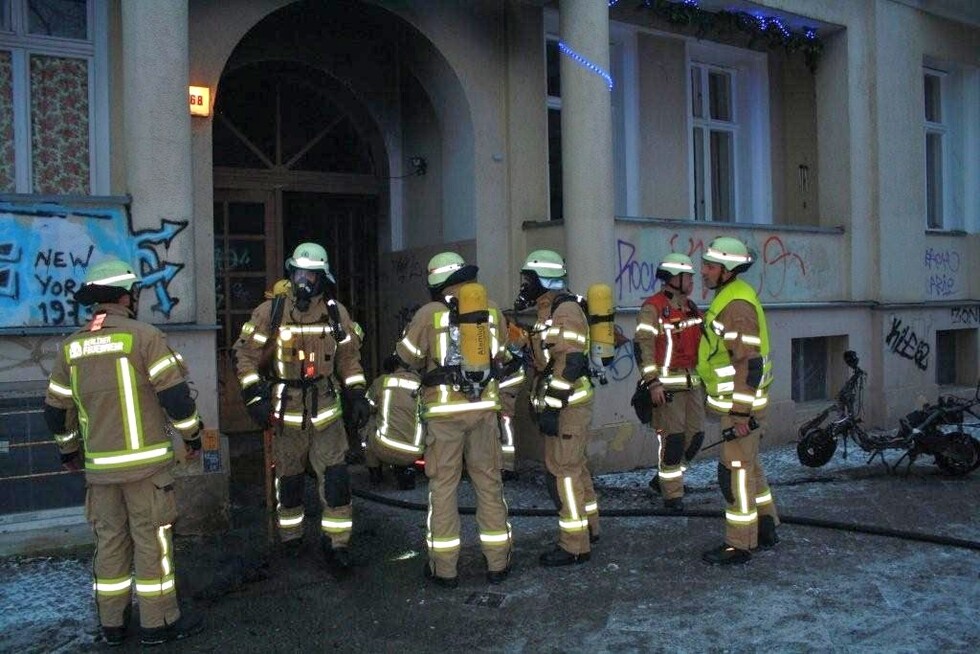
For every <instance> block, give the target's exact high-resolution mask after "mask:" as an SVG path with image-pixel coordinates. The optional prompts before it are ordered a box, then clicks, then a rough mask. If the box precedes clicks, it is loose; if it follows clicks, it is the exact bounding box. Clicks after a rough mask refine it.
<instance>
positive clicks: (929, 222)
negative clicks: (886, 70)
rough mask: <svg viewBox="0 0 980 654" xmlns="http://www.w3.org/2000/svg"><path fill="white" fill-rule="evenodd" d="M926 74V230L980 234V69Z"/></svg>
mask: <svg viewBox="0 0 980 654" xmlns="http://www.w3.org/2000/svg"><path fill="white" fill-rule="evenodd" d="M924 64H925V65H924V66H923V69H922V91H923V94H922V96H923V97H922V105H920V106H922V112H923V113H922V117H923V132H924V138H925V143H924V149H925V157H924V159H925V160H924V162H923V164H924V165H923V173H924V177H925V180H924V192H925V228H926V229H928V230H944V231H954V230H956V231H958V230H964V231H967V232H971V233H975V232H977V231H980V183H978V182H977V180H978V179H980V69H978V68H976V67H971V66H964V65H958V64H949V63H946V62H940V61H933V60H927V61H925V62H924Z"/></svg>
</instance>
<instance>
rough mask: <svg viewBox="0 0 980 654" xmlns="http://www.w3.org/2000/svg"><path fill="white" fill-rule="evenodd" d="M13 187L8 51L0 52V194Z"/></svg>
mask: <svg viewBox="0 0 980 654" xmlns="http://www.w3.org/2000/svg"><path fill="white" fill-rule="evenodd" d="M15 190H16V188H15V187H14V84H13V70H12V65H11V55H10V51H9V50H0V193H13V192H14V191H15Z"/></svg>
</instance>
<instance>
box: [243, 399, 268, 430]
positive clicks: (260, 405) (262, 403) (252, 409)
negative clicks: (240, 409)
mask: <svg viewBox="0 0 980 654" xmlns="http://www.w3.org/2000/svg"><path fill="white" fill-rule="evenodd" d="M245 408H246V409H248V415H250V416H252V420H254V421H255V422H256V423H258V425H259V427H261V428H262V429H265V428H267V427H268V426H269V425H270V424H271V416H272V402H270V401H269V398H266V397H263V398H259V399H258V400H256V401H255V402H252V403H251V404H247V405H245Z"/></svg>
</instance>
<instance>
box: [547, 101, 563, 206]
mask: <svg viewBox="0 0 980 654" xmlns="http://www.w3.org/2000/svg"><path fill="white" fill-rule="evenodd" d="M548 184H549V187H550V188H549V189H548V191H549V193H550V196H551V219H552V220H556V219H558V218H561V217H562V216H563V215H564V214H563V213H562V212H563V211H564V207H563V205H562V185H561V111H560V110H558V109H549V110H548Z"/></svg>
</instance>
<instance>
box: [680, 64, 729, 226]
mask: <svg viewBox="0 0 980 654" xmlns="http://www.w3.org/2000/svg"><path fill="white" fill-rule="evenodd" d="M732 81H733V80H732V74H731V73H730V72H729V71H727V70H724V69H721V68H716V67H714V66H706V65H704V64H697V63H693V64H691V122H692V123H693V125H694V128H693V133H692V137H691V139H692V143H693V149H692V156H693V158H694V219H695V220H713V221H716V222H726V223H730V222H735V141H736V139H737V138H738V126H737V125H736V123H735V111H734V107H733V99H732V90H733V89H732V86H733V84H732Z"/></svg>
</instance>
